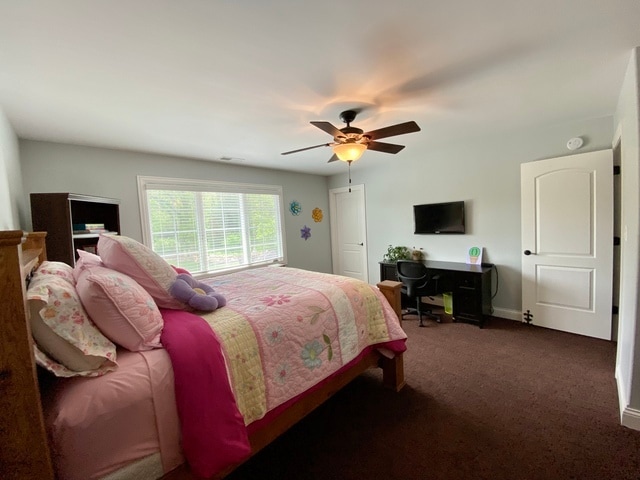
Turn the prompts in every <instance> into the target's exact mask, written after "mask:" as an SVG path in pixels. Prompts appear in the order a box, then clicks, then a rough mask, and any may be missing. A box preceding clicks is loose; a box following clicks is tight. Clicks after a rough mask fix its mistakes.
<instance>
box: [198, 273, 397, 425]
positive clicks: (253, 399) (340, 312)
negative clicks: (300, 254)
mask: <svg viewBox="0 0 640 480" xmlns="http://www.w3.org/2000/svg"><path fill="white" fill-rule="evenodd" d="M204 281H205V282H206V283H208V284H209V285H211V286H212V287H213V288H214V289H215V290H216V291H217V292H219V293H221V294H223V295H224V296H225V297H226V299H227V305H226V307H224V308H221V309H218V310H216V311H215V312H211V313H209V314H203V315H202V317H203V318H204V319H205V320H206V321H207V323H209V325H210V326H211V327H212V329H213V330H214V332H215V334H216V335H217V337H218V339H219V341H220V343H221V345H222V350H223V353H224V357H225V360H226V366H227V370H228V373H229V378H230V383H231V387H232V390H233V392H234V395H235V398H236V403H237V406H238V409H239V410H240V413H241V414H242V416H243V417H244V422H245V424H246V425H248V424H249V423H251V422H253V421H256V420H258V419H260V418H262V417H263V416H264V415H265V414H266V413H267V412H268V411H270V410H272V409H274V408H276V407H277V406H278V405H281V404H282V403H284V402H286V401H287V400H289V399H291V398H293V397H295V396H297V395H299V394H300V393H302V392H304V391H306V390H308V389H309V388H311V387H312V386H314V385H315V384H317V383H319V382H321V381H322V380H324V379H326V378H327V377H329V376H330V375H331V374H332V373H334V372H336V371H337V370H339V369H340V368H341V367H342V366H344V365H346V364H347V363H349V361H351V360H353V359H354V358H356V357H357V356H358V355H359V354H360V353H361V352H362V351H363V350H365V349H366V348H368V347H370V346H380V347H387V348H390V349H391V350H395V351H398V352H400V351H404V349H405V346H404V340H405V339H406V334H405V333H404V331H403V330H402V328H401V327H400V323H399V321H398V317H397V316H396V314H395V312H394V311H393V309H392V308H391V307H390V305H389V304H388V302H387V301H386V299H385V298H384V297H383V295H382V294H381V293H380V291H379V290H378V289H377V288H376V287H374V286H371V285H369V284H367V283H365V282H362V281H360V280H355V279H353V278H349V277H343V276H337V275H330V274H325V273H318V272H310V271H306V270H300V269H295V268H289V267H265V268H259V269H254V270H247V271H243V272H239V273H233V274H229V275H224V276H219V277H214V278H210V279H207V280H204Z"/></svg>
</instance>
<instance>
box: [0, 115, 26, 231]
mask: <svg viewBox="0 0 640 480" xmlns="http://www.w3.org/2000/svg"><path fill="white" fill-rule="evenodd" d="M22 197H23V193H22V178H21V173H20V160H19V154H18V138H17V137H16V134H15V133H14V131H13V128H12V127H11V124H10V123H9V120H8V119H7V117H6V116H5V114H4V112H3V111H2V109H1V108H0V230H20V229H21V228H22V225H23V223H22V221H21V213H23V209H24V206H23V205H21V200H22Z"/></svg>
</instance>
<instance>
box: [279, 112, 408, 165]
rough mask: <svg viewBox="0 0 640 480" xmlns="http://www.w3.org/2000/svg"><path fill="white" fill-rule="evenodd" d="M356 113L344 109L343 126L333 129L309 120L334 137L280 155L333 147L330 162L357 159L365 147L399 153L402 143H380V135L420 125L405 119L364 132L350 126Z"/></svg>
mask: <svg viewBox="0 0 640 480" xmlns="http://www.w3.org/2000/svg"><path fill="white" fill-rule="evenodd" d="M357 114H358V111H357V110H345V111H344V112H342V113H341V114H340V119H341V120H342V121H343V122H344V123H346V124H347V126H346V127H343V128H340V129H338V128H336V127H334V126H333V125H332V124H331V123H329V122H311V125H314V126H316V127H318V128H319V129H320V130H322V131H324V132H327V133H328V134H329V135H331V136H333V142H330V143H321V144H320V145H314V146H312V147H306V148H299V149H297V150H291V151H289V152H283V153H282V155H289V154H291V153H297V152H303V151H305V150H311V149H312V148H318V147H333V156H332V157H331V158H330V159H329V162H334V161H336V160H342V161H344V162H349V163H351V162H354V161H356V160H358V159H359V158H360V157H361V156H362V154H363V153H364V151H365V150H375V151H377V152H383V153H394V154H395V153H398V152H399V151H400V150H402V149H403V148H404V145H396V144H393V143H384V142H379V141H378V140H379V139H381V138H387V137H394V136H396V135H404V134H405V133H413V132H419V131H420V127H419V126H418V124H417V123H416V122H413V121H412V122H405V123H399V124H397V125H391V126H389V127H384V128H379V129H377V130H371V131H370V132H364V131H363V130H362V129H361V128H356V127H352V126H351V122H353V121H354V120H355V118H356V115H357Z"/></svg>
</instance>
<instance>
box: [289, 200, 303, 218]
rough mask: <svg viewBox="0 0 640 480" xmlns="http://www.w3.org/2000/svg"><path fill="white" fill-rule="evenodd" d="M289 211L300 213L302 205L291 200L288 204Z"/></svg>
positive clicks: (294, 213)
mask: <svg viewBox="0 0 640 480" xmlns="http://www.w3.org/2000/svg"><path fill="white" fill-rule="evenodd" d="M289 211H290V212H291V215H295V216H298V215H300V214H301V213H302V205H300V202H298V201H297V200H292V201H291V203H290V204H289Z"/></svg>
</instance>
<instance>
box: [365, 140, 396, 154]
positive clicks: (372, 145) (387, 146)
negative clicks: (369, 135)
mask: <svg viewBox="0 0 640 480" xmlns="http://www.w3.org/2000/svg"><path fill="white" fill-rule="evenodd" d="M403 148H404V145H396V144H395V143H384V142H369V143H368V144H367V150H375V151H376V152H384V153H398V152H399V151H400V150H402V149H403Z"/></svg>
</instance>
